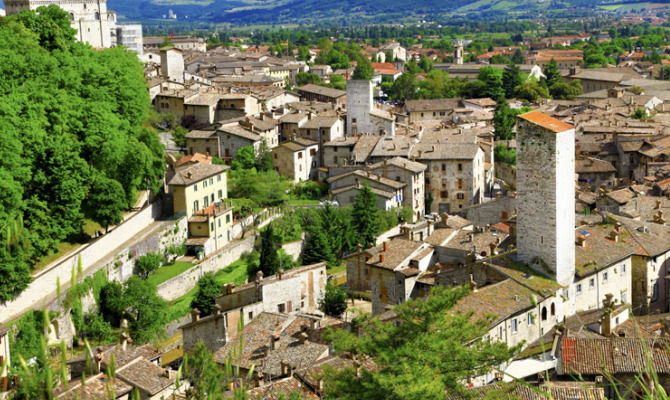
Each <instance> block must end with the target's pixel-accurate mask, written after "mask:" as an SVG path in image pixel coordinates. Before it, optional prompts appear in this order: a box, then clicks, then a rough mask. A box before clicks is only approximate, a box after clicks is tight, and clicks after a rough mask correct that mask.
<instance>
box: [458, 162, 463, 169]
mask: <svg viewBox="0 0 670 400" xmlns="http://www.w3.org/2000/svg"><path fill="white" fill-rule="evenodd" d="M458 170H459V171H463V164H461V163H459V164H458Z"/></svg>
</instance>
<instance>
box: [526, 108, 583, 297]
mask: <svg viewBox="0 0 670 400" xmlns="http://www.w3.org/2000/svg"><path fill="white" fill-rule="evenodd" d="M516 160H517V161H516V165H517V169H516V183H517V217H516V218H517V238H516V243H517V255H518V258H519V261H521V262H523V263H525V264H527V265H529V266H530V267H532V268H533V269H535V270H537V271H539V272H541V273H543V274H546V275H549V276H552V277H553V278H554V279H556V281H557V282H558V284H559V285H561V286H568V285H569V284H570V283H572V281H573V278H574V274H575V200H574V199H575V129H574V127H573V126H572V125H570V124H567V123H565V122H562V121H559V120H557V119H555V118H552V117H549V116H547V115H545V114H543V113H541V112H539V111H531V112H529V113H526V114H522V115H520V116H519V118H518V120H517V155H516Z"/></svg>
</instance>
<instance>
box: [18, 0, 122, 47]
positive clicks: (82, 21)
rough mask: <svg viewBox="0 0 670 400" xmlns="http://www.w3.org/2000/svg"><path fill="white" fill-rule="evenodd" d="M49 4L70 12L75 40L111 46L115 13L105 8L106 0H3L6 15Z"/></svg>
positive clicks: (99, 45) (92, 44)
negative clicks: (75, 34) (75, 31)
mask: <svg viewBox="0 0 670 400" xmlns="http://www.w3.org/2000/svg"><path fill="white" fill-rule="evenodd" d="M51 4H55V5H57V6H59V7H60V8H62V9H63V10H65V11H67V12H68V13H69V14H70V25H71V26H72V28H74V29H76V30H77V40H79V41H80V42H84V43H88V44H90V45H91V46H93V47H97V48H102V47H110V46H111V41H112V40H111V30H112V28H114V26H116V13H115V12H114V11H108V10H107V2H106V0H5V8H6V11H7V15H10V14H17V13H19V12H21V11H23V10H35V9H37V8H38V7H40V6H50V5H51Z"/></svg>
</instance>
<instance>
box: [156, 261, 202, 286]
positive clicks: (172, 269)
mask: <svg viewBox="0 0 670 400" xmlns="http://www.w3.org/2000/svg"><path fill="white" fill-rule="evenodd" d="M193 265H194V264H192V263H190V262H186V261H175V262H174V264H170V265H164V266H162V267H160V268H158V269H157V270H155V271H154V272H152V273H151V275H149V278H147V281H149V282H151V283H152V284H154V285H156V286H158V285H160V284H161V283H163V282H165V281H167V280H168V279H171V278H174V277H175V276H177V275H180V274H181V273H183V272H184V271H186V270H188V269H191V268H192V267H193Z"/></svg>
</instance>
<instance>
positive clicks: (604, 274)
mask: <svg viewBox="0 0 670 400" xmlns="http://www.w3.org/2000/svg"><path fill="white" fill-rule="evenodd" d="M603 282H607V272H603Z"/></svg>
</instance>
